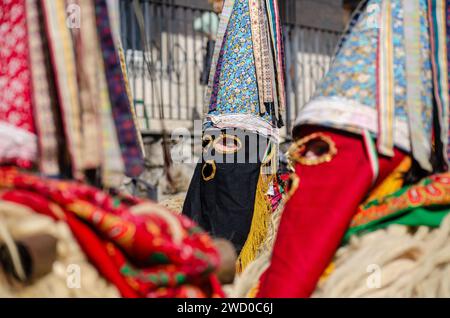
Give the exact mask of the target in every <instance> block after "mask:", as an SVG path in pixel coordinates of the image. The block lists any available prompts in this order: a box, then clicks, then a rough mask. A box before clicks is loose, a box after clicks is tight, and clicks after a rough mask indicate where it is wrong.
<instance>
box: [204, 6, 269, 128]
mask: <svg viewBox="0 0 450 318" xmlns="http://www.w3.org/2000/svg"><path fill="white" fill-rule="evenodd" d="M253 54H254V52H253V43H252V28H251V20H250V14H249V6H248V0H236V2H235V4H234V8H233V12H232V14H231V17H230V21H229V24H228V28H227V32H226V34H225V37H224V41H223V45H222V50H221V53H220V57H219V61H218V63H217V64H218V67H217V71H216V74H215V77H214V86H213V92H212V96H211V103H210V107H209V113H208V114H210V115H223V114H253V115H257V116H260V111H259V110H260V108H259V97H258V84H257V80H256V69H255V60H254V57H253ZM262 118H264V119H265V120H267V121H270V119H271V116H270V115H269V114H265V115H264V116H262Z"/></svg>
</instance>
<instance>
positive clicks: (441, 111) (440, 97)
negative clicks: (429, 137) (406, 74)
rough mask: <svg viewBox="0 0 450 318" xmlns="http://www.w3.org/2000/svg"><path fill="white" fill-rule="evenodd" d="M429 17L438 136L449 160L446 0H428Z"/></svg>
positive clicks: (449, 104)
mask: <svg viewBox="0 0 450 318" xmlns="http://www.w3.org/2000/svg"><path fill="white" fill-rule="evenodd" d="M428 7H429V10H428V19H429V21H430V38H431V63H432V67H433V89H434V97H435V103H436V106H437V114H438V118H437V119H438V121H439V124H440V127H441V131H440V133H441V135H440V136H436V138H437V139H438V140H439V141H441V142H442V144H443V148H444V149H443V150H444V151H445V155H444V156H443V157H444V158H445V160H446V161H447V164H448V160H447V156H446V153H447V146H448V145H447V139H448V114H449V107H450V103H449V94H448V91H449V86H448V85H449V83H448V80H449V75H448V67H447V43H446V40H447V39H446V32H447V31H446V8H445V0H428Z"/></svg>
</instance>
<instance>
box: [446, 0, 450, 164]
mask: <svg viewBox="0 0 450 318" xmlns="http://www.w3.org/2000/svg"><path fill="white" fill-rule="evenodd" d="M445 11H446V21H447V23H446V32H447V74H450V49H449V48H450V0H447V1H446V8H445ZM448 86H449V96H450V77H449V84H448ZM448 124H449V135H448V143H447V160H450V116H449V121H448Z"/></svg>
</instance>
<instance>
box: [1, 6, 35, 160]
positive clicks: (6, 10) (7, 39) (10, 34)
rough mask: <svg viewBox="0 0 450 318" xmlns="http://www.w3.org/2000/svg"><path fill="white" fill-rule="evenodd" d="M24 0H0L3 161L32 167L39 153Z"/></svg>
mask: <svg viewBox="0 0 450 318" xmlns="http://www.w3.org/2000/svg"><path fill="white" fill-rule="evenodd" d="M26 19H27V16H26V5H25V0H9V1H5V0H0V164H15V165H18V166H20V167H23V168H30V167H32V165H33V162H34V161H35V160H36V156H37V139H36V135H35V127H34V121H33V110H32V105H31V71H30V62H29V59H28V53H29V47H28V31H27V23H26V21H27V20H26Z"/></svg>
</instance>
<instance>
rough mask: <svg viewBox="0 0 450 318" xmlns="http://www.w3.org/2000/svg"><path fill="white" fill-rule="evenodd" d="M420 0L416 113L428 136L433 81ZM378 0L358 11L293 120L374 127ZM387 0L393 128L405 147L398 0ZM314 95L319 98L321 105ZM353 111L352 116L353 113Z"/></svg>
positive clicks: (424, 3)
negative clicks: (390, 27) (419, 99)
mask: <svg viewBox="0 0 450 318" xmlns="http://www.w3.org/2000/svg"><path fill="white" fill-rule="evenodd" d="M418 1H420V6H421V11H420V15H421V21H422V23H421V38H420V44H421V50H422V58H423V59H422V70H421V74H422V76H421V79H422V84H423V85H422V92H421V96H422V103H421V109H420V113H421V114H422V116H423V124H424V129H425V132H424V133H425V134H426V136H427V138H428V140H430V142H431V129H432V112H433V111H432V110H433V94H432V86H433V84H432V73H431V72H432V68H431V59H430V39H429V25H428V20H427V7H428V6H427V1H426V0H418ZM381 3H382V0H371V1H369V2H368V4H367V6H366V7H365V10H364V12H363V13H362V14H360V15H359V16H358V17H357V19H358V20H357V21H356V23H355V25H354V27H353V28H352V29H351V31H350V33H349V34H348V35H347V37H346V39H345V42H344V43H343V44H342V46H341V47H340V49H339V51H338V53H337V55H336V56H335V59H334V61H333V64H332V66H331V68H330V70H329V72H328V74H327V75H326V77H325V78H324V80H323V81H322V82H321V83H320V85H319V86H318V88H317V90H316V92H315V94H314V96H313V98H312V100H311V101H310V102H309V103H308V104H307V105H305V106H304V108H303V109H302V110H301V112H300V115H299V118H298V121H297V124H300V123H306V122H308V123H314V124H322V125H326V126H332V127H336V128H340V129H345V130H349V131H354V132H358V131H361V129H368V130H369V131H371V132H372V133H374V134H376V133H377V105H376V94H377V48H378V37H379V33H380V28H382V27H383V26H382V25H379V22H378V21H379V16H380V13H381ZM391 5H392V21H393V51H394V57H393V63H394V87H393V92H394V100H395V125H396V126H395V127H394V129H393V130H394V141H395V144H396V146H398V147H400V148H403V149H404V150H409V145H410V142H409V128H408V109H407V104H406V101H407V90H406V86H407V84H406V83H407V78H406V67H407V65H406V53H405V37H404V24H403V8H402V0H391ZM318 101H320V110H319V108H318V107H319V105H318V103H317V102H318ZM330 101H331V102H330ZM328 102H330V103H328ZM327 103H328V104H327ZM327 105H329V106H327ZM333 107H334V108H333ZM331 108H333V109H331ZM328 110H329V111H328ZM352 112H354V113H355V116H352V114H351V113H352ZM356 113H358V114H356ZM369 115H370V116H369ZM362 119H364V120H362ZM369 121H370V122H369ZM398 130H402V131H398Z"/></svg>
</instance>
